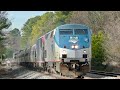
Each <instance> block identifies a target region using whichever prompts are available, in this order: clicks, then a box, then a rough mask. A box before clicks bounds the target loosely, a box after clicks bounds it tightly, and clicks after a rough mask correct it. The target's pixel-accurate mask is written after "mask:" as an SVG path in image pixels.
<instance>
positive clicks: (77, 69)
mask: <svg viewBox="0 0 120 90" xmlns="http://www.w3.org/2000/svg"><path fill="white" fill-rule="evenodd" d="M14 58H15V59H17V61H18V62H19V63H20V64H21V65H24V66H31V67H40V68H43V69H44V70H48V69H50V68H53V69H54V70H55V71H56V72H58V73H60V74H62V75H66V74H68V73H69V72H73V73H74V74H75V76H82V75H85V74H86V72H88V71H90V70H91V29H90V28H89V27H88V26H86V25H83V24H65V25H61V26H58V27H56V28H55V29H54V30H52V31H50V32H48V33H46V34H45V35H43V36H41V37H40V38H38V39H37V41H36V43H35V44H34V45H33V46H32V47H31V48H29V49H26V50H22V51H19V52H17V53H16V54H14Z"/></svg>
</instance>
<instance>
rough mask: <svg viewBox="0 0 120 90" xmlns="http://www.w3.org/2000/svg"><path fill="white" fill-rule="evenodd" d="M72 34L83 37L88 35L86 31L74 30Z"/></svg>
mask: <svg viewBox="0 0 120 90" xmlns="http://www.w3.org/2000/svg"><path fill="white" fill-rule="evenodd" d="M74 33H75V35H85V34H88V30H87V29H74Z"/></svg>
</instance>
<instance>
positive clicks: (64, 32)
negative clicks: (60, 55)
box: [60, 29, 73, 35]
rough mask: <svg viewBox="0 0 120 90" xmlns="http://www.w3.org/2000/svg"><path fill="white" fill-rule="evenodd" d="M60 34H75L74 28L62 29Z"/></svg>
mask: <svg viewBox="0 0 120 90" xmlns="http://www.w3.org/2000/svg"><path fill="white" fill-rule="evenodd" d="M60 35H73V30H72V29H60Z"/></svg>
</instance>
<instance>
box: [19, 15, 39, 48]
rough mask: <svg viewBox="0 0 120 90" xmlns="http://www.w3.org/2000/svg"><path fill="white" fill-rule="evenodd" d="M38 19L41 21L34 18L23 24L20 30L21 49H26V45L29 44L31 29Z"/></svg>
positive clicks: (37, 17)
mask: <svg viewBox="0 0 120 90" xmlns="http://www.w3.org/2000/svg"><path fill="white" fill-rule="evenodd" d="M40 19H41V17H40V16H36V17H33V18H30V19H28V20H27V22H26V23H25V24H24V26H23V28H22V29H21V31H22V38H21V44H22V47H21V48H26V44H27V43H29V41H30V37H31V32H32V27H33V26H34V25H35V24H36V22H37V21H38V20H40Z"/></svg>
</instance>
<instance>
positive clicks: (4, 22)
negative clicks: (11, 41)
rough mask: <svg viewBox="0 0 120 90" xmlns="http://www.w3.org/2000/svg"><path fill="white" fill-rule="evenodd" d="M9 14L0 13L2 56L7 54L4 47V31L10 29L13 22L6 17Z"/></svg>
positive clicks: (0, 49) (0, 46) (0, 51)
mask: <svg viewBox="0 0 120 90" xmlns="http://www.w3.org/2000/svg"><path fill="white" fill-rule="evenodd" d="M6 15H7V12H6V11H0V55H3V54H4V53H5V46H4V37H3V35H4V34H3V33H2V30H3V29H7V28H9V26H10V25H11V22H10V21H9V20H8V18H7V17H6Z"/></svg>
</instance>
